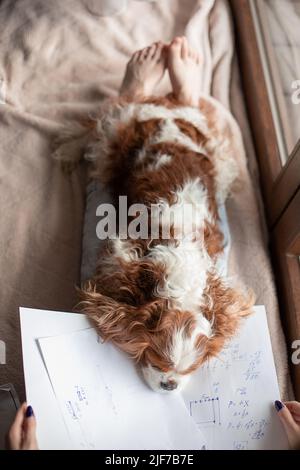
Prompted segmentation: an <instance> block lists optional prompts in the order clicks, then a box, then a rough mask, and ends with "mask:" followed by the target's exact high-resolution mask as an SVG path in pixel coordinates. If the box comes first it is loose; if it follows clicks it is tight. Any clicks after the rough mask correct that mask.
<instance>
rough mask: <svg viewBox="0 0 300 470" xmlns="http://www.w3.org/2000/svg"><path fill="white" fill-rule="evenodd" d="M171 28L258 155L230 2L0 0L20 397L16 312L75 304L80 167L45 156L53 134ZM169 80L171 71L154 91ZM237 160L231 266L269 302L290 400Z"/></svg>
mask: <svg viewBox="0 0 300 470" xmlns="http://www.w3.org/2000/svg"><path fill="white" fill-rule="evenodd" d="M176 34H179V35H182V34H186V35H187V37H188V39H189V40H190V42H191V43H192V45H193V46H194V47H197V48H198V49H199V50H200V51H201V53H202V56H203V73H202V92H203V93H206V94H210V93H211V94H212V95H213V96H214V97H215V98H217V99H218V100H220V101H221V102H222V103H223V104H224V105H225V106H226V107H227V108H229V107H230V103H232V104H233V105H234V111H235V113H236V114H237V115H238V118H239V122H240V124H241V125H242V129H243V134H244V137H245V139H246V144H247V151H248V155H252V154H251V152H252V147H251V141H250V138H249V136H250V133H249V129H248V125H247V121H246V119H245V112H244V108H243V101H242V98H241V92H240V86H239V83H238V80H237V76H236V74H235V75H234V81H233V82H232V83H231V78H232V74H231V63H232V56H233V40H232V32H231V25H230V20H229V13H228V7H227V4H226V2H225V1H223V0H160V1H159V2H154V3H149V2H147V3H145V2H141V1H139V2H137V1H129V2H128V8H127V9H126V10H125V11H124V12H123V13H122V14H120V15H117V16H112V17H99V16H95V15H92V14H91V13H89V11H88V10H87V9H86V7H85V2H83V1H80V0H77V1H76V0H64V1H63V2H60V1H59V0H51V1H49V2H45V1H43V0H22V1H21V0H20V1H18V0H14V1H12V0H3V1H2V2H1V3H0V40H1V47H0V86H2V91H1V94H0V96H1V98H2V101H5V103H4V104H0V120H1V125H0V142H1V148H0V152H1V156H0V183H1V187H0V214H1V225H0V260H1V274H0V276H1V279H0V289H1V291H0V298H1V310H0V339H1V340H4V341H5V342H6V344H7V364H6V365H5V366H4V365H0V374H1V376H0V382H2V383H3V382H6V381H11V382H13V383H14V384H15V385H16V387H17V389H18V391H19V393H20V394H21V396H22V397H23V396H24V388H23V373H22V359H21V342H20V330H19V314H18V307H19V305H23V306H31V307H37V308H45V309H56V310H70V309H71V308H72V306H73V305H74V303H75V301H76V292H75V288H74V286H75V284H76V282H78V280H79V268H80V257H81V231H82V218H83V212H84V203H85V193H84V188H85V174H84V168H83V167H80V168H79V169H78V170H76V171H75V172H74V173H73V174H72V175H71V176H70V177H67V176H65V175H64V174H63V173H62V172H61V170H60V168H59V167H58V165H57V163H56V162H54V161H53V160H52V159H51V157H50V153H51V144H52V141H53V139H54V137H55V136H56V135H57V134H58V132H59V131H60V128H61V126H62V124H63V123H65V122H68V121H69V120H70V119H73V118H76V117H77V116H79V115H81V114H82V112H86V111H92V110H94V109H96V108H97V107H98V106H99V105H100V103H101V100H102V99H103V97H106V96H113V95H116V94H117V90H118V87H119V85H120V82H121V79H122V74H123V71H124V67H125V64H126V61H127V60H128V58H129V56H130V55H131V54H132V52H133V51H134V50H136V49H137V48H142V47H144V46H146V45H148V44H149V43H151V42H152V41H155V40H158V39H161V40H163V41H170V40H171V39H172V38H173V36H174V35H176ZM230 83H231V98H232V99H231V101H230V99H229V96H230ZM169 87H170V85H169V81H168V78H167V76H166V77H165V79H164V81H163V83H162V84H161V86H160V88H159V89H158V90H157V92H158V93H165V92H167V91H169ZM236 158H237V161H238V163H239V167H240V171H241V178H242V188H243V189H242V191H241V192H240V193H238V194H236V195H235V196H234V197H233V198H232V199H231V200H230V201H229V202H228V204H227V209H228V214H229V222H230V228H231V235H232V252H231V257H230V273H231V275H232V276H235V277H237V278H238V279H239V280H240V281H241V282H243V283H245V284H246V285H248V286H250V287H252V288H253V289H254V290H255V292H256V294H257V303H258V304H265V306H266V309H267V313H268V322H269V327H270V333H271V338H272V345H273V350H274V356H275V362H276V368H277V373H278V380H279V384H280V389H281V393H282V396H283V398H286V397H287V396H288V394H289V393H290V391H289V378H288V371H287V358H286V348H285V343H284V337H283V333H282V329H281V325H280V321H279V314H278V306H277V301H276V296H275V289H274V283H273V279H272V273H271V268H270V262H269V258H268V253H267V249H266V243H265V240H264V238H263V232H262V228H261V219H260V215H259V210H258V203H257V197H256V195H255V191H254V188H253V183H252V182H251V179H250V176H249V173H248V170H247V160H246V156H245V154H244V152H242V151H241V152H240V153H239V154H238V155H236ZM251 162H252V163H253V162H254V160H253V157H252V158H251ZM252 166H253V165H252ZM41 321H43V319H42V317H41Z"/></svg>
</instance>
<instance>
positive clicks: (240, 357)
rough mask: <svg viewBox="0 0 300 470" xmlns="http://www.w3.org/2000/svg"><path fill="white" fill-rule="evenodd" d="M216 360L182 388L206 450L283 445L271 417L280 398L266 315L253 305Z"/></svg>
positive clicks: (281, 434)
mask: <svg viewBox="0 0 300 470" xmlns="http://www.w3.org/2000/svg"><path fill="white" fill-rule="evenodd" d="M255 311H256V313H255V314H254V315H252V316H251V317H249V318H248V319H247V320H246V321H245V323H244V325H243V327H242V328H241V330H240V333H239V335H238V337H236V338H235V339H234V340H233V341H231V343H230V344H229V345H228V347H227V348H226V349H225V350H223V351H222V353H221V354H220V355H219V358H218V359H212V360H210V361H209V362H208V363H207V364H206V365H205V366H204V367H202V368H201V369H199V370H198V371H197V372H196V373H195V375H194V376H193V379H192V380H191V381H190V382H189V384H188V385H187V387H186V388H185V389H184V392H183V397H184V399H185V402H186V406H187V408H188V410H189V413H190V415H191V416H192V418H193V419H194V420H195V422H196V423H197V424H198V427H199V429H201V430H202V431H203V433H204V435H205V437H206V438H207V440H208V448H210V449H285V448H287V441H286V437H285V435H284V432H283V429H282V426H281V423H280V421H279V419H278V417H277V416H276V410H275V408H274V400H278V399H280V395H279V389H278V384H277V378H276V371H275V366H274V360H273V354H272V349H271V342H270V336H269V330H268V325H267V319H266V313H265V309H264V307H263V306H257V307H255Z"/></svg>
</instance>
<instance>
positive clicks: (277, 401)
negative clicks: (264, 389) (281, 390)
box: [275, 400, 284, 411]
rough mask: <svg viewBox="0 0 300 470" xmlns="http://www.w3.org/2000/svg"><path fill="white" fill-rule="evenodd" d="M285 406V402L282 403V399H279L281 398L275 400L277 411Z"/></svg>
mask: <svg viewBox="0 0 300 470" xmlns="http://www.w3.org/2000/svg"><path fill="white" fill-rule="evenodd" d="M283 407H284V404H283V403H281V401H279V400H276V401H275V408H276V411H280V410H281V409H282V408H283Z"/></svg>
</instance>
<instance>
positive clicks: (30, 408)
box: [26, 405, 34, 418]
mask: <svg viewBox="0 0 300 470" xmlns="http://www.w3.org/2000/svg"><path fill="white" fill-rule="evenodd" d="M31 416H34V412H33V409H32V406H30V405H29V406H27V408H26V418H31Z"/></svg>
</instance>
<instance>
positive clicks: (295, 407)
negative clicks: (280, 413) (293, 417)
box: [284, 401, 300, 415]
mask: <svg viewBox="0 0 300 470" xmlns="http://www.w3.org/2000/svg"><path fill="white" fill-rule="evenodd" d="M284 404H285V406H287V407H288V409H289V410H290V411H292V412H293V413H296V414H298V415H300V403H299V402H298V401H285V402H284Z"/></svg>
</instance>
